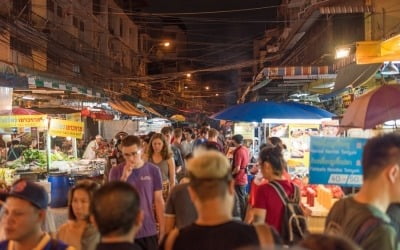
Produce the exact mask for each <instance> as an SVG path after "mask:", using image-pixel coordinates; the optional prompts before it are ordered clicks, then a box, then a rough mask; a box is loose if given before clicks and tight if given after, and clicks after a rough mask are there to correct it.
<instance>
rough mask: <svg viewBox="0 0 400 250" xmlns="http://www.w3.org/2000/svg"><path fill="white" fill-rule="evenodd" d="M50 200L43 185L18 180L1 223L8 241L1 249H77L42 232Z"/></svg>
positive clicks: (0, 243) (0, 245)
mask: <svg viewBox="0 0 400 250" xmlns="http://www.w3.org/2000/svg"><path fill="white" fill-rule="evenodd" d="M48 202H49V198H48V194H47V192H46V190H45V189H44V188H43V187H41V186H39V185H37V184H35V183H33V182H29V181H26V180H24V179H20V180H18V181H16V182H15V183H14V184H13V186H12V188H11V191H10V193H9V195H8V197H7V199H6V202H5V204H4V215H3V218H2V223H3V228H4V233H5V236H6V239H7V240H6V241H3V242H0V250H32V249H33V250H53V249H55V250H65V249H74V248H72V247H69V246H67V245H66V244H64V243H62V242H61V241H58V240H55V239H52V238H51V237H50V235H49V234H47V233H45V232H43V231H42V229H41V226H42V224H43V222H44V220H45V217H46V209H47V204H48Z"/></svg>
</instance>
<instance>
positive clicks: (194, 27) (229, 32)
mask: <svg viewBox="0 0 400 250" xmlns="http://www.w3.org/2000/svg"><path fill="white" fill-rule="evenodd" d="M147 2H148V5H149V6H148V7H147V8H144V9H142V12H144V13H158V14H160V13H163V15H166V16H168V17H175V18H180V19H181V20H182V21H183V22H184V23H185V25H186V27H187V38H188V47H187V51H186V57H188V58H190V59H191V60H193V61H194V63H195V64H196V65H193V66H194V69H200V68H202V69H203V68H212V67H219V66H225V65H231V64H236V63H241V62H243V61H247V60H249V59H253V40H254V39H255V38H262V37H263V35H264V31H265V30H266V28H268V27H271V26H274V25H276V21H277V14H276V13H277V9H276V8H275V7H276V6H277V5H279V4H280V2H281V1H280V0H247V1H246V0H223V1H221V0H196V1H195V0H147ZM260 7H261V8H262V9H261V10H247V11H238V12H229V13H218V14H196V15H182V14H178V13H193V12H195V13H198V12H216V11H226V10H243V9H251V8H260ZM148 20H151V21H154V20H155V19H148ZM198 43H201V45H200V44H198ZM197 77H198V79H200V80H199V82H201V83H202V84H203V85H209V83H208V82H210V81H211V82H213V81H214V80H216V79H218V80H219V84H218V85H214V86H213V87H212V88H213V89H215V90H216V91H220V90H221V92H220V93H221V94H220V98H222V99H223V100H224V102H225V103H226V104H234V103H236V100H237V98H238V93H237V92H236V93H227V91H228V90H229V91H230V92H232V90H234V89H238V88H239V78H238V71H237V70H229V71H220V72H208V73H201V74H198V75H197ZM201 89H202V87H201V86H200V88H199V90H201ZM225 90H226V91H225ZM222 99H221V100H222Z"/></svg>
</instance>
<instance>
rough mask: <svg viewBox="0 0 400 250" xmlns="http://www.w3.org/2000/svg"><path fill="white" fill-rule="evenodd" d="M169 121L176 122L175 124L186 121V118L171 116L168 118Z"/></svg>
mask: <svg viewBox="0 0 400 250" xmlns="http://www.w3.org/2000/svg"><path fill="white" fill-rule="evenodd" d="M170 119H171V120H174V121H177V122H184V121H186V118H185V117H184V116H183V115H173V116H171V117H170Z"/></svg>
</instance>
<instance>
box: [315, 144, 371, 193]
mask: <svg viewBox="0 0 400 250" xmlns="http://www.w3.org/2000/svg"><path fill="white" fill-rule="evenodd" d="M366 142H367V139H364V138H345V137H311V146H310V183H311V184H331V185H340V186H347V187H357V186H361V184H362V166H361V158H362V152H363V147H364V145H365V143H366Z"/></svg>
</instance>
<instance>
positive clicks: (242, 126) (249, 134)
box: [234, 122, 254, 140]
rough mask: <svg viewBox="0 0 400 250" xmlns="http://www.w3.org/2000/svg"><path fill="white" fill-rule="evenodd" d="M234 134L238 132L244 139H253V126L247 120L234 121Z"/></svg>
mask: <svg viewBox="0 0 400 250" xmlns="http://www.w3.org/2000/svg"><path fill="white" fill-rule="evenodd" d="M234 132H235V134H240V135H242V136H243V139H245V140H253V139H254V126H253V124H251V123H248V122H239V123H235V126H234Z"/></svg>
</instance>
